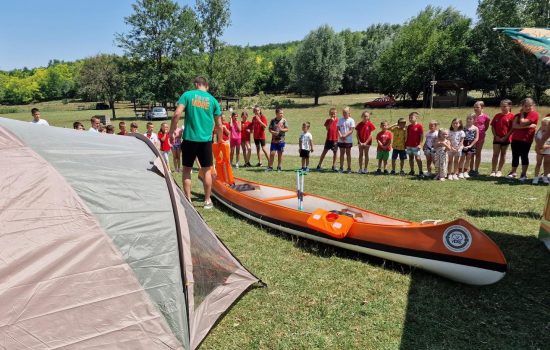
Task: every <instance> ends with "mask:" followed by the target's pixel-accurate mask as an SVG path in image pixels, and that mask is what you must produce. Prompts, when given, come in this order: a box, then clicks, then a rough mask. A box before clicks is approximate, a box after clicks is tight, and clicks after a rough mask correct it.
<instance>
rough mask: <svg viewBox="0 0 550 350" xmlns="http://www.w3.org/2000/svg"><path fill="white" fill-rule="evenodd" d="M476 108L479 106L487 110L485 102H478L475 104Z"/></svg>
mask: <svg viewBox="0 0 550 350" xmlns="http://www.w3.org/2000/svg"><path fill="white" fill-rule="evenodd" d="M475 106H479V107H481V108H485V103H484V102H483V101H476V103H474V107H475Z"/></svg>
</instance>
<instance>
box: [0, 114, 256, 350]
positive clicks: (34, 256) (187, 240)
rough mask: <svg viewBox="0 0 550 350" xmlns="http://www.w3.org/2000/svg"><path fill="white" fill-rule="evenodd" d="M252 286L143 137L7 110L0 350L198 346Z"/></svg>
mask: <svg viewBox="0 0 550 350" xmlns="http://www.w3.org/2000/svg"><path fill="white" fill-rule="evenodd" d="M255 283H260V282H259V281H258V279H257V278H256V277H255V276H254V275H252V274H251V273H250V272H249V271H247V270H246V269H245V268H244V267H243V266H242V265H241V264H240V263H239V261H238V260H237V259H236V258H235V257H233V256H232V254H231V253H230V252H229V250H228V249H227V248H226V247H225V246H224V245H223V244H222V243H221V242H220V241H219V239H218V238H217V237H216V236H215V234H214V233H213V232H212V231H211V230H210V229H209V228H208V226H207V225H206V224H205V223H204V221H203V220H202V218H201V217H200V216H199V214H198V213H197V212H196V211H195V209H194V208H193V207H192V205H191V204H190V203H189V202H188V201H187V200H185V198H184V196H183V193H182V192H181V190H180V189H179V188H178V187H177V186H176V185H175V182H174V179H173V178H172V176H171V175H170V174H169V173H168V172H167V169H166V166H165V164H164V163H163V162H162V161H161V160H160V158H159V154H158V151H157V150H156V149H155V148H154V147H153V146H152V144H151V143H150V142H149V141H148V140H146V139H145V138H144V137H141V136H140V135H136V137H127V136H116V135H106V134H97V133H90V132H82V131H75V130H72V129H62V128H55V127H47V126H39V125H33V124H31V123H26V122H20V121H15V120H10V119H5V118H0V349H10V350H13V349H58V348H78V349H82V348H94V349H111V348H117V349H179V348H184V349H194V348H196V347H197V346H198V345H199V344H200V342H201V341H202V340H203V339H204V337H205V336H206V334H207V333H208V332H209V330H210V329H211V327H212V326H213V325H214V324H215V322H216V321H217V320H218V319H219V317H220V316H221V315H222V314H223V313H224V312H225V311H226V310H227V309H228V308H229V307H230V306H231V305H232V304H233V303H234V302H235V301H236V300H237V299H238V298H239V296H240V295H242V293H243V292H245V291H246V290H247V289H248V288H249V287H250V286H251V285H253V284H255Z"/></svg>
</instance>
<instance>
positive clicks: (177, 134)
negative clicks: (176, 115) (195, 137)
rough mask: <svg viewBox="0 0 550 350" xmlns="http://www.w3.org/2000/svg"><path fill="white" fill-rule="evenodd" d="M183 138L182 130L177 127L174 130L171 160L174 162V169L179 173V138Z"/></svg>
mask: <svg viewBox="0 0 550 350" xmlns="http://www.w3.org/2000/svg"><path fill="white" fill-rule="evenodd" d="M182 136H183V129H182V128H180V127H177V128H176V130H174V143H173V144H172V160H173V161H174V168H176V172H177V173H179V172H181V171H182V170H183V168H182V167H181V138H182Z"/></svg>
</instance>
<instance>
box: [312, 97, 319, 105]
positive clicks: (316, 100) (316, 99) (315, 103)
mask: <svg viewBox="0 0 550 350" xmlns="http://www.w3.org/2000/svg"><path fill="white" fill-rule="evenodd" d="M314 98H315V102H314V103H313V104H314V105H315V106H318V105H319V95H317V94H315V96H314Z"/></svg>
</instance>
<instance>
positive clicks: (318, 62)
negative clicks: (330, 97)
mask: <svg viewBox="0 0 550 350" xmlns="http://www.w3.org/2000/svg"><path fill="white" fill-rule="evenodd" d="M345 54H346V49H345V46H344V41H343V40H342V38H341V37H340V36H338V35H337V34H336V33H335V32H334V30H333V29H332V28H331V27H329V26H327V25H325V26H321V27H319V28H318V29H316V30H314V31H312V32H310V33H309V34H308V35H307V36H306V37H305V39H304V40H303V42H302V43H301V44H300V46H299V47H298V50H297V51H296V56H295V58H294V64H293V67H294V79H293V80H294V84H295V86H296V87H297V88H298V89H299V91H301V92H303V93H305V94H309V95H311V96H313V97H314V98H315V105H317V104H318V103H319V96H321V94H328V93H332V92H337V91H338V90H339V89H340V88H341V86H342V76H343V74H344V70H345V68H346V59H345Z"/></svg>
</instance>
